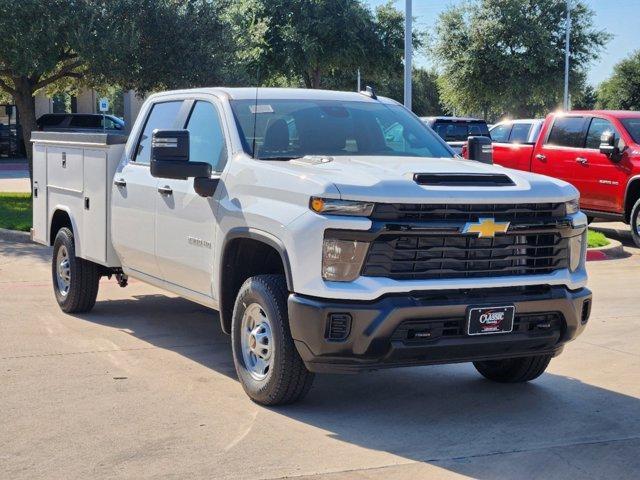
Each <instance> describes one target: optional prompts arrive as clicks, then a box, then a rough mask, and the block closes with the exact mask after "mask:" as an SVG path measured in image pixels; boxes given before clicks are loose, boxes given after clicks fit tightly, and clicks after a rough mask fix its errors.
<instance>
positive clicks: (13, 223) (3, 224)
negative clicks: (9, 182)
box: [0, 192, 31, 232]
mask: <svg viewBox="0 0 640 480" xmlns="http://www.w3.org/2000/svg"><path fill="white" fill-rule="evenodd" d="M0 228H7V229H9V230H21V231H23V232H28V231H29V229H30V228H31V194H30V193H6V192H0Z"/></svg>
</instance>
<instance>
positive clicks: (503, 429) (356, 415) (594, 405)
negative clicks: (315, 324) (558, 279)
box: [79, 295, 640, 478]
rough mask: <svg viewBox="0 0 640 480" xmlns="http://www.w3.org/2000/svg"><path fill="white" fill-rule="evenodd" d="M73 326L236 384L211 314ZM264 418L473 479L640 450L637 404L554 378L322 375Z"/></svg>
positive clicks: (457, 372)
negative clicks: (168, 355)
mask: <svg viewBox="0 0 640 480" xmlns="http://www.w3.org/2000/svg"><path fill="white" fill-rule="evenodd" d="M79 318H82V319H84V320H86V321H90V322H94V323H97V324H101V325H106V326H109V327H113V328H118V329H121V330H123V331H125V332H127V333H129V334H131V335H134V336H135V337H137V338H139V339H141V340H144V341H145V342H148V343H150V344H152V345H155V346H158V347H160V348H164V349H168V350H172V351H175V352H177V353H179V354H180V355H183V356H184V357H186V358H189V359H191V360H193V361H196V362H199V363H201V364H202V365H205V366H206V367H208V368H212V369H214V370H216V371H217V372H220V373H223V374H225V375H227V376H229V377H231V378H236V376H235V371H234V368H233V362H232V359H231V349H230V342H229V337H228V336H226V335H224V334H223V333H222V331H221V329H220V325H219V321H218V316H217V314H215V313H213V312H212V311H211V310H208V309H206V308H204V307H201V306H199V305H196V304H194V303H191V302H189V301H186V300H182V299H179V298H170V297H166V296H163V295H141V296H136V297H134V298H132V299H127V300H107V301H100V302H98V303H97V304H96V308H95V309H94V311H93V312H92V313H90V314H86V315H81V316H79ZM568 348H571V345H569V346H568ZM552 365H553V363H552ZM270 410H271V411H272V412H274V413H276V414H278V415H283V416H286V417H288V418H292V419H295V420H297V421H299V422H302V423H304V424H307V425H311V426H313V427H317V428H318V429H321V430H322V431H325V432H328V433H327V434H328V435H330V436H332V437H335V439H337V440H339V441H341V442H348V443H350V444H353V445H357V446H360V447H364V448H366V449H370V450H379V451H383V452H389V453H392V454H395V455H398V456H400V457H403V458H406V459H410V460H413V461H418V462H428V463H434V464H436V465H439V466H440V467H443V465H442V463H443V462H445V463H446V467H443V468H447V469H449V470H452V471H456V472H458V473H462V474H465V475H469V476H471V477H474V478H496V471H495V467H494V466H491V465H492V462H490V461H487V462H470V458H472V457H474V456H481V457H486V456H491V455H494V454H497V453H505V452H524V451H527V452H528V451H536V450H540V451H541V452H542V453H541V455H549V457H553V456H554V455H555V453H554V452H556V451H560V452H561V451H563V449H565V447H567V446H576V445H577V446H579V447H578V448H582V447H580V446H593V445H600V444H603V442H604V443H610V442H613V444H616V442H624V441H629V442H631V446H630V447H627V448H628V449H629V450H632V449H636V450H637V451H640V450H638V449H639V448H640V435H639V433H638V432H640V401H639V399H637V398H634V397H631V396H628V395H624V394H620V393H617V392H614V391H610V390H606V389H604V388H599V387H596V386H592V385H589V384H586V383H583V382H581V381H580V380H577V379H574V378H568V377H565V376H560V375H554V374H545V375H543V376H542V377H541V378H540V379H538V380H537V381H534V382H532V383H529V384H522V385H502V384H496V383H491V382H489V381H486V380H484V379H483V378H482V377H480V375H479V374H477V373H476V372H475V370H474V369H473V367H472V366H471V365H468V364H462V365H443V366H434V367H413V368H407V369H394V370H384V371H379V372H372V373H369V374H363V375H354V376H350V375H348V376H341V375H321V376H317V377H316V382H315V384H314V386H313V388H312V389H311V392H310V393H309V395H308V396H307V398H306V399H305V400H304V401H303V402H302V403H300V404H297V405H291V406H286V407H278V408H272V409H270ZM625 439H626V440H625ZM614 448H617V447H614ZM604 451H605V452H610V451H612V450H607V449H605V450H604ZM620 454H621V455H622V453H620ZM639 457H640V456H638V455H635V456H634V455H629V456H627V457H625V458H626V460H625V461H624V462H622V463H620V462H613V464H612V463H609V464H608V465H607V463H605V464H604V465H607V470H606V473H607V474H608V475H609V478H631V477H632V471H633V470H630V468H631V467H630V465H631V464H633V468H634V469H635V468H640V464H639V463H638V462H640V459H639ZM549 460H550V461H555V462H558V461H563V462H564V461H565V460H564V459H562V458H560V460H559V459H558V458H550V459H549ZM593 462H595V463H594V465H596V463H597V462H607V459H606V458H601V459H597V458H594V460H593ZM452 465H453V466H452ZM532 468H534V469H535V468H538V467H535V466H533V467H532ZM539 468H543V467H539ZM593 468H600V467H597V466H594V467H593ZM603 468H604V467H603ZM528 471H529V472H530V471H531V470H528ZM636 473H637V472H636ZM505 476H508V477H511V478H513V477H512V476H510V475H505ZM596 476H597V477H599V476H600V475H596ZM539 478H544V477H539ZM546 478H548V477H546Z"/></svg>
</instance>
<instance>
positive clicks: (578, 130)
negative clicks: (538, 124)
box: [545, 116, 588, 148]
mask: <svg viewBox="0 0 640 480" xmlns="http://www.w3.org/2000/svg"><path fill="white" fill-rule="evenodd" d="M587 123H588V122H587V118H586V117H560V116H559V117H556V118H555V120H554V122H553V125H552V126H551V131H550V132H549V135H548V136H547V140H546V142H545V145H548V146H554V147H570V148H583V147H584V141H585V136H586V133H587V132H586V130H587Z"/></svg>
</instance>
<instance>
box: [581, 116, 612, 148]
mask: <svg viewBox="0 0 640 480" xmlns="http://www.w3.org/2000/svg"><path fill="white" fill-rule="evenodd" d="M605 132H613V134H614V136H615V139H616V142H617V141H618V140H619V139H620V134H619V133H618V132H617V131H616V129H615V127H614V126H613V124H612V123H611V122H610V121H609V120H605V119H604V118H593V119H591V125H589V131H588V132H587V142H586V144H585V148H594V149H596V150H597V149H598V148H600V137H602V134H603V133H605Z"/></svg>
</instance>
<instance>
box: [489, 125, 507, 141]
mask: <svg viewBox="0 0 640 480" xmlns="http://www.w3.org/2000/svg"><path fill="white" fill-rule="evenodd" d="M511 126H512V125H511V124H510V123H505V124H503V125H496V126H495V127H493V128H492V129H491V132H490V135H491V140H493V141H494V142H497V143H507V141H508V140H509V133H510V132H511Z"/></svg>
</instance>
